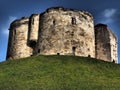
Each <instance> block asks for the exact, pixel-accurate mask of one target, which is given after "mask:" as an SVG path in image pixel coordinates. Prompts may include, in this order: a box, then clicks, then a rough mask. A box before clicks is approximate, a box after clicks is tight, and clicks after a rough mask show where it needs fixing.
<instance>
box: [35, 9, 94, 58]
mask: <svg viewBox="0 0 120 90" xmlns="http://www.w3.org/2000/svg"><path fill="white" fill-rule="evenodd" d="M36 48H37V50H36V53H37V54H41V55H57V54H58V55H76V56H85V57H88V56H89V57H93V58H94V57H95V35H94V21H93V16H92V15H91V14H90V13H88V12H85V11H78V10H72V9H65V8H62V7H56V8H49V9H47V11H46V12H44V13H42V14H41V16H40V30H39V37H38V43H37V47H36Z"/></svg>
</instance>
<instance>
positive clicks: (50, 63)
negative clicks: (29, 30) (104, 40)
mask: <svg viewBox="0 0 120 90" xmlns="http://www.w3.org/2000/svg"><path fill="white" fill-rule="evenodd" d="M0 90H120V65H117V64H114V63H109V62H104V61H98V60H96V59H92V58H85V57H77V56H33V57H29V58H24V59H19V60H14V61H6V62H2V63H0Z"/></svg>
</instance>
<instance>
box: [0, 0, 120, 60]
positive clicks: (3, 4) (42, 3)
mask: <svg viewBox="0 0 120 90" xmlns="http://www.w3.org/2000/svg"><path fill="white" fill-rule="evenodd" d="M55 6H63V7H65V8H72V9H78V10H85V11H88V12H90V13H91V14H92V15H93V16H94V23H95V24H97V23H104V24H107V25H108V26H109V27H110V28H111V29H112V31H113V32H114V33H115V34H116V35H117V37H118V40H119V39H120V0H0V43H1V44H0V62H1V61H4V60H5V57H6V51H7V43H8V35H9V30H8V29H9V25H10V23H11V22H12V21H13V20H15V19H19V18H21V17H23V16H26V17H29V16H30V15H31V14H33V13H41V12H44V11H45V10H46V9H47V8H49V7H55ZM118 44H119V45H120V42H118ZM119 51H120V48H119V50H118V52H119ZM119 54H120V52H119V53H118V56H120V55H119ZM119 62H120V60H119Z"/></svg>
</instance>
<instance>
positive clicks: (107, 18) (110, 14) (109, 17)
mask: <svg viewBox="0 0 120 90" xmlns="http://www.w3.org/2000/svg"><path fill="white" fill-rule="evenodd" d="M116 13H117V9H114V8H111V9H105V10H104V11H103V12H102V18H103V20H102V22H103V23H107V24H108V23H109V24H110V23H113V22H114V21H115V18H114V17H115V15H116Z"/></svg>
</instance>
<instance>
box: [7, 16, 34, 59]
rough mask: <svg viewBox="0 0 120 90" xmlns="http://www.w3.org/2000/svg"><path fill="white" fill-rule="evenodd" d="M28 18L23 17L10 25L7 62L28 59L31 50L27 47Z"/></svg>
mask: <svg viewBox="0 0 120 90" xmlns="http://www.w3.org/2000/svg"><path fill="white" fill-rule="evenodd" d="M28 30H29V18H25V17H23V18H22V19H20V20H15V21H14V22H13V23H12V24H11V25H10V29H9V31H10V33H9V42H8V51H7V60H9V59H18V58H23V57H28V56H30V55H31V54H32V48H30V47H29V46H28V43H27V42H28Z"/></svg>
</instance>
